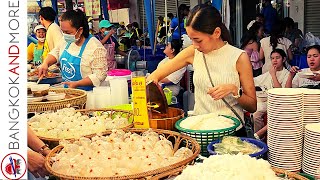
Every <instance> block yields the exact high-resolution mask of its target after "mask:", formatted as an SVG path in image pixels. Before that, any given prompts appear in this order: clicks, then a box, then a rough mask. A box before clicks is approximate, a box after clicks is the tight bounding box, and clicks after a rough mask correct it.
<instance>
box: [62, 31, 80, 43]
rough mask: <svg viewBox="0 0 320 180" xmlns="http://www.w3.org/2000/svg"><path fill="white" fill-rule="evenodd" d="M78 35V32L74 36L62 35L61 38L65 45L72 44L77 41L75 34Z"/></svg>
mask: <svg viewBox="0 0 320 180" xmlns="http://www.w3.org/2000/svg"><path fill="white" fill-rule="evenodd" d="M77 33H78V30H77V32H76V33H75V34H65V33H62V34H63V38H64V40H65V41H66V42H67V43H74V42H77V41H78V40H79V38H78V39H76V34H77Z"/></svg>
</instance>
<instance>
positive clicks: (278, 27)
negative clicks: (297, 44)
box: [270, 23, 284, 49]
mask: <svg viewBox="0 0 320 180" xmlns="http://www.w3.org/2000/svg"><path fill="white" fill-rule="evenodd" d="M283 32H284V28H283V24H282V23H275V24H274V25H273V27H272V30H271V33H270V46H272V49H276V47H277V46H278V43H279V39H280V38H283Z"/></svg>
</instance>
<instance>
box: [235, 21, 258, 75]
mask: <svg viewBox="0 0 320 180" xmlns="http://www.w3.org/2000/svg"><path fill="white" fill-rule="evenodd" d="M262 38H263V24H262V23H260V22H255V23H253V25H252V26H251V27H250V29H249V31H248V32H247V33H246V35H245V36H244V37H243V39H242V44H241V47H240V48H241V49H243V50H245V51H246V52H247V54H248V56H249V57H250V61H251V65H252V69H253V77H257V76H259V75H261V73H262V66H263V62H262V61H261V60H260V59H259V49H260V39H262Z"/></svg>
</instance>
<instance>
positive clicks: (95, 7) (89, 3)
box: [84, 0, 101, 16]
mask: <svg viewBox="0 0 320 180" xmlns="http://www.w3.org/2000/svg"><path fill="white" fill-rule="evenodd" d="M84 7H85V12H86V16H99V15H101V9H100V0H84Z"/></svg>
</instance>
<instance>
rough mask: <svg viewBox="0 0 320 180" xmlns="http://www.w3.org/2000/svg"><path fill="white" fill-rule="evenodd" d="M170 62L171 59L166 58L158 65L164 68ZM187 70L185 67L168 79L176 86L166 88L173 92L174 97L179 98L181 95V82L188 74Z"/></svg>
mask: <svg viewBox="0 0 320 180" xmlns="http://www.w3.org/2000/svg"><path fill="white" fill-rule="evenodd" d="M169 60H170V59H169V58H168V57H166V58H164V59H163V60H162V61H161V62H160V63H159V64H158V67H160V66H162V65H163V64H165V63H166V62H168V61H169ZM186 69H187V68H186V67H183V68H181V69H179V70H177V71H175V72H173V73H171V74H170V75H169V76H167V77H166V78H167V79H168V80H169V81H171V82H172V83H173V84H174V85H169V86H166V87H167V88H169V89H170V90H171V91H172V95H173V96H177V95H178V94H179V91H180V89H181V87H180V83H179V82H180V80H181V79H182V77H183V75H184V73H185V72H186Z"/></svg>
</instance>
